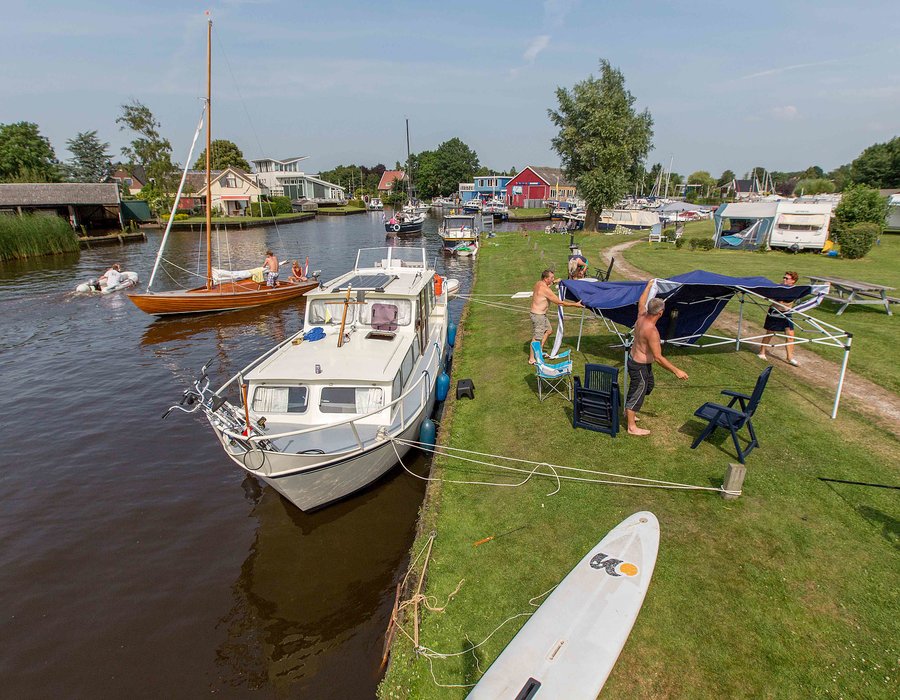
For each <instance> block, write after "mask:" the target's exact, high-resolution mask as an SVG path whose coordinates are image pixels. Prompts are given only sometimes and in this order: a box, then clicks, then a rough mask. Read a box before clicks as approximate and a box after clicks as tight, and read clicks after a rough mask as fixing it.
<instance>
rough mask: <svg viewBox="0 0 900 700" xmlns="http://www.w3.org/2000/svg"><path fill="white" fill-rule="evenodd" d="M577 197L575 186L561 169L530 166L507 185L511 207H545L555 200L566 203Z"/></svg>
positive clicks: (507, 194)
mask: <svg viewBox="0 0 900 700" xmlns="http://www.w3.org/2000/svg"><path fill="white" fill-rule="evenodd" d="M574 197H575V185H574V184H573V183H571V182H569V181H568V180H567V179H566V177H565V175H564V174H563V171H562V170H561V169H560V168H550V167H545V166H535V165H529V166H528V167H527V168H525V169H524V170H521V171H520V172H519V173H518V174H516V176H515V177H513V178H510V180H509V182H508V183H507V185H506V201H507V203H508V204H509V206H511V207H526V208H538V207H545V206H547V205H546V202H547V201H549V200H553V201H556V202H564V201H567V200H569V199H573V198H574Z"/></svg>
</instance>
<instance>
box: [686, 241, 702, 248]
mask: <svg viewBox="0 0 900 700" xmlns="http://www.w3.org/2000/svg"><path fill="white" fill-rule="evenodd" d="M700 240H701V239H699V238H691V239H689V241H688V242H689V243H690V246H691V250H697V244H698V243H699V242H700Z"/></svg>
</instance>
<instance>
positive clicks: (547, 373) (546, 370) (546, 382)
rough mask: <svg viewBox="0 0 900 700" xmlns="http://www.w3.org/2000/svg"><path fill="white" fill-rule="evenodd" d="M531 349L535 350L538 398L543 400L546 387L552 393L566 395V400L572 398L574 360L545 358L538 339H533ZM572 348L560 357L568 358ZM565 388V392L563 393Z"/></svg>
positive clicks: (558, 356) (548, 394) (559, 356)
mask: <svg viewBox="0 0 900 700" xmlns="http://www.w3.org/2000/svg"><path fill="white" fill-rule="evenodd" d="M531 349H532V350H533V351H534V360H535V364H534V369H535V373H536V374H537V384H538V399H540V400H541V401H543V400H544V399H545V398H546V396H544V393H545V392H544V388H545V387H546V389H547V390H548V392H549V393H547V396H550V393H552V392H554V391H555V392H556V393H557V394H559V395H560V396H564V397H565V398H566V400H568V401H571V400H572V360H564V361H563V362H547V360H546V359H545V358H544V352H543V350H541V343H540V341H538V340H533V341H531ZM570 353H571V350H566V351H565V352H561V353H560V354H559V355H557V356H556V357H557V359H558V358H564V357H565V358H567V357H569V354H570ZM563 389H565V393H563Z"/></svg>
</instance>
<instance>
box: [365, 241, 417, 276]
mask: <svg viewBox="0 0 900 700" xmlns="http://www.w3.org/2000/svg"><path fill="white" fill-rule="evenodd" d="M376 267H379V268H383V269H391V268H395V267H421V268H422V269H425V268H426V267H427V262H426V257H425V249H424V248H386V247H385V248H360V249H359V252H357V254H356V265H355V266H354V268H353V269H354V270H355V271H358V270H364V269H371V268H376Z"/></svg>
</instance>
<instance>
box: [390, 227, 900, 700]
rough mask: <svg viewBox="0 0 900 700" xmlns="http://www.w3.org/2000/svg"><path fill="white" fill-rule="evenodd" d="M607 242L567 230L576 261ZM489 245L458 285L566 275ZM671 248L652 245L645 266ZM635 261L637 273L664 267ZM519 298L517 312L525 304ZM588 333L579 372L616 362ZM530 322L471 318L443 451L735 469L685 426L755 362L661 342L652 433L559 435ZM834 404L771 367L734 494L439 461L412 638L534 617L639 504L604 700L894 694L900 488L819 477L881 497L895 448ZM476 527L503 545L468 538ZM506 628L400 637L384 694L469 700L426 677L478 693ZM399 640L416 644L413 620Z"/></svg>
mask: <svg viewBox="0 0 900 700" xmlns="http://www.w3.org/2000/svg"><path fill="white" fill-rule="evenodd" d="M622 240H623V238H622V237H618V236H602V235H593V236H592V235H590V234H582V236H580V237H579V241H580V242H581V244H582V248H583V250H584V251H585V252H586V253H587V254H588V256H590V257H591V258H593V257H594V256H596V254H597V250H598V248H600V247H602V246H607V245H613V244H615V243H618V242H621V241H622ZM492 242H494V243H496V245H486V246H484V247H483V248H482V249H481V251H480V252H479V256H478V262H477V265H478V276H477V282H476V286H475V290H474V292H475V293H476V294H504V293H511V292H515V291H518V290H525V289H529V288H530V287H531V285H532V284H533V283H534V281H535V280H536V279H537V277H538V275H539V273H540V270H541V269H542V268H543V267H546V266H547V263H548V262H550V261H553V262H555V263H556V269H557V270H560V271H561V270H563V269H564V266H565V260H566V256H567V253H568V250H567V245H568V237H565V236H546V235H543V234H532V236H531V237H530V238H527V239H526V238H523V237H522V236H521V235H520V234H518V233H516V232H506V233H499V234H498V236H497V238H496V239H493V241H492ZM535 243H537V246H538V250H534V245H535ZM541 251H543V256H542V255H541ZM673 254H674V253H673V251H665V252H664V253H663V252H659V253H657V252H652V253H648V255H654V256H656V255H658V256H659V260H661V261H664V260H668V259H669V257H667V256H671V255H673ZM779 257H780V256H779ZM757 259H759V260H760V261H766V260H768V259H770V256H768V255H766V256H763V255H759V256H757ZM795 259H796V258H790V260H795ZM802 259H803V258H800V260H802ZM655 260H656V258H653V259H652V260H651V261H650V262H653V261H655ZM594 262H595V261H594V260H593V259H591V263H592V266H593V263H594ZM597 262H599V261H597ZM635 262H636V263H637V260H636V261H635ZM642 262H644V261H643V260H642ZM650 262H647V263H646V264H645V265H644V267H645V268H646V269H649V270H651V271H653V272H654V273H656V274H661V273H660V271H659V270H656V269H655V268H654V267H653V266H652V265H651V264H650ZM689 267H690V266H688V267H686V268H685V269H689ZM779 269H780V266H779ZM511 303H512V302H511ZM519 303H520V304H521V306H522V308H523V309H524V310H526V311H527V308H528V306H527V305H528V301H527V300H521V301H520V302H519ZM567 316H568V318H569V319H570V320H569V323H568V324H567V326H566V328H567V331H568V333H567V340H568V341H569V342H571V343H574V334H575V333H576V332H577V324H576V323H575V322H574V318H575V315H574V314H572V313H569V314H567ZM586 329H587V332H586V334H585V340H584V341H583V343H582V346H581V348H582V352H579V353H575V352H574V347H573V356H574V360H575V372H576V374H582V373H583V366H584V363H585V362H597V361H599V362H602V363H605V364H612V365H615V366H618V367H621V366H622V354H621V349H619V348H611V347H610V345H611V344H612V343H613V342H614V341H615V338H614V336H612V335H609V334H607V333H605V331H603V330H602V326H601V325H600V324H598V323H596V322H592V323H591V324H589V325H587V326H586ZM530 331H531V328H530V322H529V318H528V315H527V313H516V312H512V311H506V310H502V309H497V308H493V307H490V306H486V305H482V304H477V303H471V304H470V305H469V311H468V316H467V318H466V319H465V321H464V323H463V324H462V331H461V342H460V343H459V344H458V351H457V355H456V358H455V361H454V367H453V377H454V380H455V379H456V378H459V377H471V378H472V379H473V381H474V383H475V395H476V399H475V400H474V401H469V400H461V401H458V402H455V403H453V404H452V406H451V407H450V411H449V415H447V416H446V417H445V419H444V425H443V426H442V430H443V436H442V439H443V440H444V442H446V443H449V444H451V445H453V446H454V447H459V448H465V449H471V450H478V451H482V452H489V453H495V454H501V455H507V456H510V457H518V458H526V459H532V460H538V461H547V462H552V463H555V464H561V465H566V466H572V467H580V468H584V469H591V470H607V471H611V472H616V473H620V474H628V475H634V476H640V477H650V478H655V479H664V480H669V481H674V482H681V483H688V484H696V485H703V486H710V485H712V486H718V485H719V484H721V479H722V475H723V473H724V471H725V467H726V466H727V464H728V462H730V461H734V456H733V453H732V449H733V448H732V447H731V446H730V444H729V443H730V440H726V436H725V435H722V434H721V431H719V432H718V433H717V434H716V436H714V438H713V440H711V441H709V440H708V441H706V442H704V443H703V444H701V445H700V446H699V447H698V449H697V450H691V449H689V448H690V443H691V441H692V439H693V437H694V436H695V435H696V434H697V433H698V432H699V431H700V429H701V427H702V426H701V424H700V423H699V422H698V421H697V420H696V419H694V418H693V417H692V414H693V411H694V410H695V409H696V408H697V407H698V406H699V405H700V404H702V403H703V402H704V401H707V400H713V399H716V398H717V397H718V395H719V391H720V390H721V389H724V388H731V389H737V390H740V391H749V390H751V388H752V386H753V383H754V381H755V379H756V376H757V374H758V373H759V371H760V369H761V368H760V365H759V363H758V362H756V361H755V358H753V357H752V355H749V353H733V352H728V351H722V350H709V351H691V350H684V349H675V350H672V351H669V352H668V353H667V355H668V356H669V357H670V359H672V361H673V362H674V363H675V364H676V365H677V366H679V367H682V368H683V369H685V370H686V371H687V372H688V373H689V374H690V379H689V380H688V381H686V382H679V381H678V380H676V379H675V378H674V377H673V376H672V375H671V374H669V373H668V372H666V371H665V370H659V369H658V370H657V373H656V375H657V388H656V389H655V391H654V392H653V394H652V395H651V396H650V398H649V399H648V401H647V403H646V404H645V409H646V410H645V413H644V414H643V415H644V418H643V422H642V424H643V425H644V427H647V428H649V429H650V430H651V431H652V434H651V436H650V437H649V438H633V437H629V436H627V435H625V434H624V433H620V435H619V436H618V437H617V438H611V437H609V436H607V435H602V434H599V433H594V432H590V431H586V430H573V429H572V426H571V412H572V407H571V403H569V402H567V401H565V400H563V399H562V398H559V397H554V398H551V399H548V400H546V401H544V402H543V403H539V402H538V398H537V392H536V385H535V379H534V372H533V370H532V368H531V367H529V365H528V364H527V354H528V339H529V336H530ZM453 393H454V392H453V389H452V388H451V395H453ZM830 401H831V396H830V393H829V392H828V391H822V390H819V389H816V388H813V387H810V386H807V385H805V384H802V383H798V382H797V381H796V380H795V379H794V378H793V377H792V376H791V375H790V373H789V372H788V371H787V369H786V368H782V367H781V366H776V367H775V369H774V371H773V373H772V377H771V380H770V383H769V387H768V389H767V390H766V394H765V395H764V397H763V401H762V403H761V405H760V409H759V411H758V412H757V414H756V418H755V419H754V423H755V425H756V428H757V433H758V435H759V438H760V441H761V443H762V446H761V447H759V448H757V449H756V450H755V451H754V452H753V453H752V454H751V455H750V456H749V458H748V475H747V480H746V482H745V484H744V494H743V495H742V496H741V497H740V498H739V499H738V500H735V501H724V500H723V499H721V498H720V497H719V496H718V495H716V494H714V493H710V492H681V491H671V490H659V489H652V488H633V487H623V486H606V485H598V484H586V483H576V482H566V481H563V482H562V487H561V490H560V491H559V493H557V494H555V495H549V494H550V493H551V492H552V491H554V490H555V489H556V482H555V481H552V480H550V479H544V478H535V479H532V480H531V481H529V482H528V483H526V484H524V485H522V486H519V487H515V488H497V487H492V486H484V485H471V484H459V483H450V482H449V480H456V481H482V482H504V483H515V482H518V481H520V480H521V477H520V476H519V475H513V476H510V475H509V474H508V473H507V474H504V473H503V472H500V471H499V470H496V469H493V468H491V467H484V466H479V465H473V464H466V463H463V462H459V461H456V460H452V459H448V458H439V459H438V460H436V463H435V466H434V470H433V473H432V475H433V476H434V477H436V478H439V479H444V480H448V481H442V482H433V483H432V484H430V488H429V497H428V499H427V501H426V504H425V506H424V507H423V513H422V518H423V521H422V528H421V531H422V532H423V533H426V534H427V533H430V532H432V531H434V532H436V539H435V541H434V550H433V553H432V557H431V563H430V565H429V568H428V576H427V580H426V585H425V589H424V593H426V594H427V595H428V596H433V597H434V599H433V600H432V601H431V604H432V606H445V605H446V607H445V610H444V611H443V612H424V613H423V614H422V619H421V627H420V644H422V645H424V646H426V647H428V648H429V649H432V650H434V651H437V652H442V653H448V654H456V653H459V652H463V651H465V650H466V649H468V648H469V647H470V646H471V645H472V644H473V643H474V644H477V643H479V642H481V641H482V640H484V639H485V638H486V637H488V635H490V634H491V632H492V631H494V630H495V628H497V626H498V625H500V624H501V623H502V622H503V621H505V620H507V619H508V618H510V617H511V616H513V615H516V614H519V613H523V612H527V611H529V610H532V609H533V608H531V607H530V606H529V602H528V601H529V599H531V598H532V597H533V596H537V595H539V594H541V593H544V592H546V591H547V590H548V589H550V588H551V587H552V586H554V585H555V584H556V583H558V582H559V581H560V580H561V579H562V578H563V577H564V576H565V575H566V574H567V573H568V572H569V571H570V569H571V568H572V566H574V564H575V563H576V562H577V561H579V559H580V558H581V557H582V556H583V555H584V553H585V552H587V551H588V550H589V549H590V548H591V547H592V546H593V545H594V544H595V543H596V542H597V541H599V540H600V538H601V537H603V536H604V535H605V534H606V533H607V532H608V531H609V530H610V529H611V528H612V527H613V526H615V525H616V524H618V523H619V522H620V521H621V520H622V519H623V518H625V517H626V516H628V515H630V514H631V513H634V512H636V511H638V510H650V511H652V512H653V513H655V514H656V516H657V517H658V518H659V521H660V526H661V542H660V549H659V558H658V561H657V566H656V571H655V574H654V578H653V582H652V583H651V585H650V590H649V593H648V595H647V599H646V601H645V603H644V607H643V610H642V612H641V614H640V616H639V617H638V620H637V623H636V625H635V627H634V630H633V631H632V633H631V636H630V638H629V641H628V642H627V644H626V646H625V649H624V650H623V652H622V655H621V657H620V659H619V661H618V663H617V665H616V667H615V669H614V670H613V673H612V675H611V676H610V678H609V680H608V682H607V683H606V687H605V689H604V693H603V697H610V698H648V697H678V698H683V697H687V698H710V697H729V698H730V697H743V698H756V697H779V698H795V697H803V698H806V697H833V698H839V697H844V698H863V697H865V698H894V697H897V696H898V693H900V682H898V679H900V669H898V654H900V649H898V639H900V586H898V585H897V584H898V574H897V572H898V570H900V541H898V534H900V531H898V521H900V506H898V498H897V492H896V491H893V490H889V489H879V488H871V487H864V486H854V485H848V484H836V483H826V482H822V481H820V480H819V479H818V478H817V477H820V476H822V477H830V478H836V479H844V480H851V481H863V482H875V483H881V484H893V485H896V484H898V482H900V478H898V469H897V465H898V463H900V440H898V437H897V436H895V435H889V434H886V433H884V432H878V431H875V430H873V429H872V428H871V427H870V425H869V424H868V422H867V421H865V420H863V419H861V418H860V417H859V416H857V415H856V414H854V413H853V412H852V411H850V410H849V409H844V410H842V412H841V414H840V415H839V417H838V420H836V421H832V420H830V419H829V418H828V415H827V408H828V407H829V406H830ZM823 407H824V408H823ZM410 478H411V477H410ZM516 528H522V529H516ZM511 531H512V532H511ZM504 533H509V534H505V535H504ZM491 535H494V536H498V535H503V536H498V537H496V539H494V540H493V541H490V542H487V543H485V544H482V545H480V546H478V547H473V543H475V542H477V541H479V540H481V539H482V538H485V537H489V536H491ZM424 541H425V535H423V536H422V537H420V539H419V540H418V541H417V542H416V543H415V544H414V545H413V553H414V554H415V553H417V552H419V551H420V548H421V547H422V546H423V544H424ZM461 581H462V584H461V587H460V589H459V592H458V593H457V594H456V596H455V597H453V598H452V600H450V601H449V603H448V602H447V596H448V595H449V594H450V593H452V592H453V591H454V590H455V589H456V588H457V586H458V585H459V584H460V582H461ZM524 622H525V619H524V618H517V619H515V620H513V621H511V622H510V623H509V624H506V625H505V626H503V627H502V628H501V629H499V631H497V632H496V633H495V634H494V635H493V636H491V637H490V639H488V640H487V642H486V643H484V644H483V645H482V646H479V647H478V648H477V650H476V651H475V652H474V654H473V653H467V654H463V655H460V656H453V657H449V658H442V659H434V660H433V662H432V667H429V661H428V659H425V658H422V657H420V656H417V655H416V654H414V653H413V649H412V645H411V643H410V642H409V640H408V639H407V638H406V637H404V636H403V635H402V634H398V635H397V638H396V640H395V642H394V646H393V655H392V662H391V666H390V669H389V671H388V674H387V676H386V678H385V680H384V681H383V684H382V686H381V688H380V697H381V698H463V697H465V694H466V692H467V691H466V689H465V688H445V687H438V685H436V683H435V680H434V679H433V678H432V671H433V674H434V677H435V678H436V679H437V681H438V682H440V683H442V684H446V685H454V684H471V683H474V682H475V681H477V679H478V678H479V677H480V675H481V673H482V671H484V670H485V669H486V668H487V666H488V665H489V664H490V663H491V662H492V661H493V660H494V659H495V658H496V657H497V655H498V654H499V653H500V652H501V651H502V649H503V647H504V646H505V645H506V644H507V642H508V641H509V640H510V639H511V638H512V637H513V635H514V634H515V632H516V631H517V630H518V629H519V628H520V627H521V626H522V624H523V623H524ZM404 627H405V629H408V630H409V631H410V633H412V621H411V620H409V619H407V620H406V623H405V625H404ZM476 657H477V661H476ZM479 669H480V670H479Z"/></svg>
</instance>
